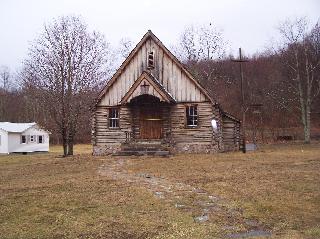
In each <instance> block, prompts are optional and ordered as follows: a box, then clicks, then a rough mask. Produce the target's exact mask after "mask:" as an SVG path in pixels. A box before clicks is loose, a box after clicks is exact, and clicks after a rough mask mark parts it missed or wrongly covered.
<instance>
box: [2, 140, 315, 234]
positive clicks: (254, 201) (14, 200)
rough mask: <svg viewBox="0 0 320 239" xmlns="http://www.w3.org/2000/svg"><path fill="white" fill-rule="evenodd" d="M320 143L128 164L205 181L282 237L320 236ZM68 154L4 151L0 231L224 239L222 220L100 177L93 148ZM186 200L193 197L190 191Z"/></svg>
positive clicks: (209, 188) (54, 150) (198, 182)
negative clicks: (196, 215)
mask: <svg viewBox="0 0 320 239" xmlns="http://www.w3.org/2000/svg"><path fill="white" fill-rule="evenodd" d="M319 148H320V145H319V144H313V145H307V146H305V145H290V146H283V145H280V146H266V147H264V148H263V149H261V150H260V151H258V152H254V153H248V154H246V155H243V154H241V153H228V154H218V155H178V156H175V157H171V158H151V157H148V158H145V157H143V158H133V159H132V162H133V163H132V164H130V165H128V166H127V167H128V168H127V169H128V170H129V171H130V172H133V173H138V172H139V173H141V172H142V173H149V174H152V175H155V176H162V177H165V178H167V179H169V180H172V181H173V182H183V183H185V184H190V185H194V186H196V187H199V188H203V189H205V190H206V191H208V192H210V193H211V194H214V195H219V196H221V197H223V198H225V199H226V200H227V201H228V202H229V203H230V204H232V206H235V207H239V208H242V209H243V214H244V216H245V217H247V218H254V219H257V220H259V221H261V222H262V223H263V224H265V225H266V226H267V227H268V228H270V229H271V230H272V231H273V237H274V238H320V177H319V176H320V173H319V172H320V171H319V170H320V149H319ZM75 150H76V152H77V153H78V154H79V155H76V156H74V157H70V158H61V157H59V154H61V151H60V148H57V147H53V148H52V149H51V152H50V153H48V154H34V155H9V156H0V238H153V237H156V238H214V237H215V236H216V238H219V237H220V236H219V235H220V234H219V232H220V231H221V229H220V228H219V225H216V226H215V224H210V226H208V225H207V224H197V223H194V222H193V219H192V217H191V216H190V214H188V213H185V212H183V211H181V210H178V209H177V208H175V207H174V206H172V204H170V203H168V202H166V201H163V200H160V199H158V198H156V197H154V195H152V193H151V192H150V191H147V190H145V189H144V188H143V187H141V186H139V185H135V186H132V184H128V183H126V182H125V181H119V180H111V179H110V178H108V177H103V176H99V175H98V174H97V170H98V168H99V167H100V166H101V164H102V163H103V162H104V160H105V159H104V158H103V157H92V156H91V155H90V153H91V146H88V145H85V146H84V145H82V146H79V147H76V149H75ZM185 200H189V199H188V198H186V199H185Z"/></svg>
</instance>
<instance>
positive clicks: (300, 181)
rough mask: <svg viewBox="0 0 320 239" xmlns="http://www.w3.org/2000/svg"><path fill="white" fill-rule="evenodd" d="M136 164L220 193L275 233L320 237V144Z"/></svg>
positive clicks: (144, 161) (185, 156) (212, 192)
mask: <svg viewBox="0 0 320 239" xmlns="http://www.w3.org/2000/svg"><path fill="white" fill-rule="evenodd" d="M131 170H133V171H139V172H140V171H144V172H148V173H150V174H152V175H155V176H158V177H166V178H170V179H172V180H176V181H180V182H184V183H187V184H191V185H193V186H195V187H200V188H203V189H205V190H207V191H208V192H209V193H211V194H215V195H220V196H222V197H223V198H226V199H228V201H229V202H230V203H234V206H236V207H239V208H242V209H244V216H245V217H247V218H254V219H257V220H259V221H260V222H262V223H263V224H264V225H266V226H267V227H268V228H270V229H271V230H272V231H273V235H274V237H277V236H279V238H309V237H310V238H320V144H312V145H302V144H298V145H277V146H276V145H273V146H265V147H263V148H262V149H261V150H259V151H257V152H250V153H248V154H242V153H240V152H238V153H226V154H217V155H178V156H176V157H172V158H162V159H161V158H153V159H151V158H150V159H148V160H145V159H143V160H142V159H140V160H136V161H135V164H134V165H133V166H132V168H131Z"/></svg>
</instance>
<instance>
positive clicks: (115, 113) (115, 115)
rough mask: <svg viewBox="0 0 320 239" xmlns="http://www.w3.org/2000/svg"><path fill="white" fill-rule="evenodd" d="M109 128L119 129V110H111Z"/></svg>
mask: <svg viewBox="0 0 320 239" xmlns="http://www.w3.org/2000/svg"><path fill="white" fill-rule="evenodd" d="M109 128H119V109H118V108H110V109H109Z"/></svg>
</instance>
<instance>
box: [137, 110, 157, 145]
mask: <svg viewBox="0 0 320 239" xmlns="http://www.w3.org/2000/svg"><path fill="white" fill-rule="evenodd" d="M140 138H141V139H161V138H162V118H161V112H160V110H159V108H157V107H153V108H149V107H148V108H141V109H140Z"/></svg>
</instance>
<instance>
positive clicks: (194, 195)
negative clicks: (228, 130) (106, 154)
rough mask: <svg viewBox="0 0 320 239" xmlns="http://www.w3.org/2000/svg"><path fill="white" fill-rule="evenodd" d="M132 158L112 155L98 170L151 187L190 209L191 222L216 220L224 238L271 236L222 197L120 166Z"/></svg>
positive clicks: (109, 175) (157, 193) (171, 200)
mask: <svg viewBox="0 0 320 239" xmlns="http://www.w3.org/2000/svg"><path fill="white" fill-rule="evenodd" d="M133 162H134V158H129V157H128V158H127V157H112V158H109V159H108V160H106V161H105V162H104V163H103V164H102V165H101V166H100V168H99V170H98V173H99V174H100V175H101V176H106V177H109V178H112V179H114V180H123V181H126V182H129V183H132V184H134V185H135V186H140V187H143V188H145V189H147V190H149V191H151V192H152V193H153V194H154V195H155V196H156V197H158V198H159V199H161V200H165V201H167V202H170V203H171V204H172V205H173V206H175V207H176V208H178V209H179V210H183V211H186V212H188V213H191V215H192V216H193V219H194V221H195V223H210V222H214V223H215V224H218V225H219V224H220V226H221V228H222V229H223V230H224V231H225V238H252V237H257V236H259V238H263V237H266V238H267V237H269V236H271V234H270V232H268V231H267V230H266V229H265V227H264V226H263V225H262V224H260V223H259V222H258V221H255V220H248V219H245V218H244V217H243V215H242V210H241V209H239V208H234V207H232V206H230V205H231V204H230V203H228V201H227V200H226V199H223V198H221V197H219V196H217V195H212V194H209V193H208V192H206V191H205V190H203V189H201V188H195V187H192V186H191V185H188V184H185V183H181V182H174V181H170V180H168V179H166V178H162V177H161V178H159V177H154V176H152V175H148V174H147V173H143V172H141V173H130V172H128V171H127V170H126V169H125V167H124V166H127V165H130V164H132V163H133Z"/></svg>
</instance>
